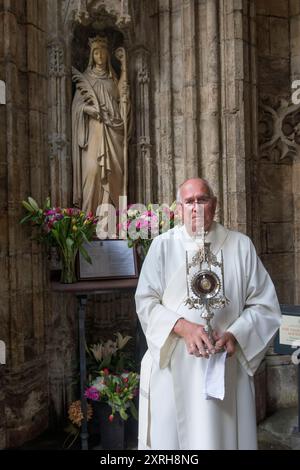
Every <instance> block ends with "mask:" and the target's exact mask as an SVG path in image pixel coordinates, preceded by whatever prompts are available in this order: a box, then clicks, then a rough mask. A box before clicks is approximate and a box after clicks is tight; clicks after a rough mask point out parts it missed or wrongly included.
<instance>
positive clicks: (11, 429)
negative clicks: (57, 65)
mask: <svg viewBox="0 0 300 470" xmlns="http://www.w3.org/2000/svg"><path fill="white" fill-rule="evenodd" d="M46 29H47V16H46V10H45V2H44V1H43V0H27V1H25V0H6V1H1V2H0V79H1V80H3V81H4V82H5V83H6V104H5V105H1V106H0V114H1V116H0V225H1V230H0V277H1V285H0V297H1V306H0V323H1V330H0V336H1V339H2V340H4V341H5V343H6V346H7V365H5V366H0V367H1V371H0V379H1V386H0V390H1V392H0V410H1V413H0V415H1V418H0V447H5V446H7V447H12V446H16V445H19V444H21V443H22V442H24V440H25V439H31V438H33V437H34V436H36V435H38V434H39V433H40V432H41V430H42V429H44V428H45V427H46V426H47V424H48V394H47V390H48V385H47V357H46V342H45V321H46V317H47V307H46V303H45V300H46V298H47V291H46V289H45V285H46V270H45V266H46V263H45V258H44V256H43V254H42V251H41V249H40V248H39V247H38V246H37V245H36V243H35V242H33V241H32V240H31V239H30V234H31V231H30V229H29V228H28V227H20V224H19V221H20V219H21V217H22V214H23V211H22V208H21V201H22V199H25V198H27V196H28V195H32V196H33V197H34V198H36V199H37V200H42V199H44V198H45V197H46V196H47V195H48V193H49V178H48V167H49V165H48V160H47V56H46V53H45V51H46Z"/></svg>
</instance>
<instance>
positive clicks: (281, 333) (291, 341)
mask: <svg viewBox="0 0 300 470" xmlns="http://www.w3.org/2000/svg"><path fill="white" fill-rule="evenodd" d="M281 313H282V323H281V326H280V328H279V330H278V332H277V333H276V336H275V340H274V351H275V352H276V353H277V354H293V352H294V351H295V349H297V348H298V347H299V346H300V305H281Z"/></svg>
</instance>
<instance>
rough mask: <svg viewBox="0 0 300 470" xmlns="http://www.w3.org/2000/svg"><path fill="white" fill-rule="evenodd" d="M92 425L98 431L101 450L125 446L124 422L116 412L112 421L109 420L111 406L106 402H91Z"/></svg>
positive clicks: (119, 448)
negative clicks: (92, 412)
mask: <svg viewBox="0 0 300 470" xmlns="http://www.w3.org/2000/svg"><path fill="white" fill-rule="evenodd" d="M93 411H94V414H93V421H94V427H95V428H96V429H97V430H98V431H99V432H100V442H101V447H102V449H103V450H123V449H124V448H125V422H124V420H123V419H122V418H121V417H120V415H119V413H116V414H115V416H114V419H113V421H110V420H109V416H110V414H111V407H110V406H109V405H108V404H107V403H102V402H98V401H94V402H93Z"/></svg>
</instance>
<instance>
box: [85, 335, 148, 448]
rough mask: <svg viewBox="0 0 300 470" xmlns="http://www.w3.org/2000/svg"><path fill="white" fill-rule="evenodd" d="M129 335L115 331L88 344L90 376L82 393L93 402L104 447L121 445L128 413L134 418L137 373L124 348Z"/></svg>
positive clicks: (121, 446) (123, 441)
mask: <svg viewBox="0 0 300 470" xmlns="http://www.w3.org/2000/svg"><path fill="white" fill-rule="evenodd" d="M130 339H131V338H130V336H125V337H123V336H122V335H121V334H120V333H117V334H116V340H115V341H114V340H111V339H109V340H107V341H106V342H99V343H97V344H94V345H92V346H90V347H89V348H87V352H88V363H87V364H88V366H87V367H88V371H89V377H88V387H87V389H86V391H85V396H86V398H87V399H88V400H89V401H90V402H91V403H92V405H93V409H94V422H96V428H97V426H98V431H100V435H101V444H102V447H103V448H104V449H123V448H124V445H125V422H126V421H127V420H128V419H129V417H130V416H132V417H133V418H134V419H136V420H137V410H136V406H135V397H137V395H138V386H139V375H138V374H137V373H136V372H135V371H134V370H132V369H133V368H134V363H133V361H132V359H131V357H130V354H129V353H127V352H125V351H124V347H125V345H126V344H127V343H128V341H129V340H130ZM130 369H131V370H130Z"/></svg>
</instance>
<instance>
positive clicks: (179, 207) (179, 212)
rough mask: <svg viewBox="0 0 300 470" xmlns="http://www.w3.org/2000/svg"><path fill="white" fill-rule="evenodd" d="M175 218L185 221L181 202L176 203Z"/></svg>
mask: <svg viewBox="0 0 300 470" xmlns="http://www.w3.org/2000/svg"><path fill="white" fill-rule="evenodd" d="M175 216H176V217H177V218H178V219H179V220H181V221H182V220H183V210H182V204H181V203H180V202H176V208H175Z"/></svg>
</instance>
